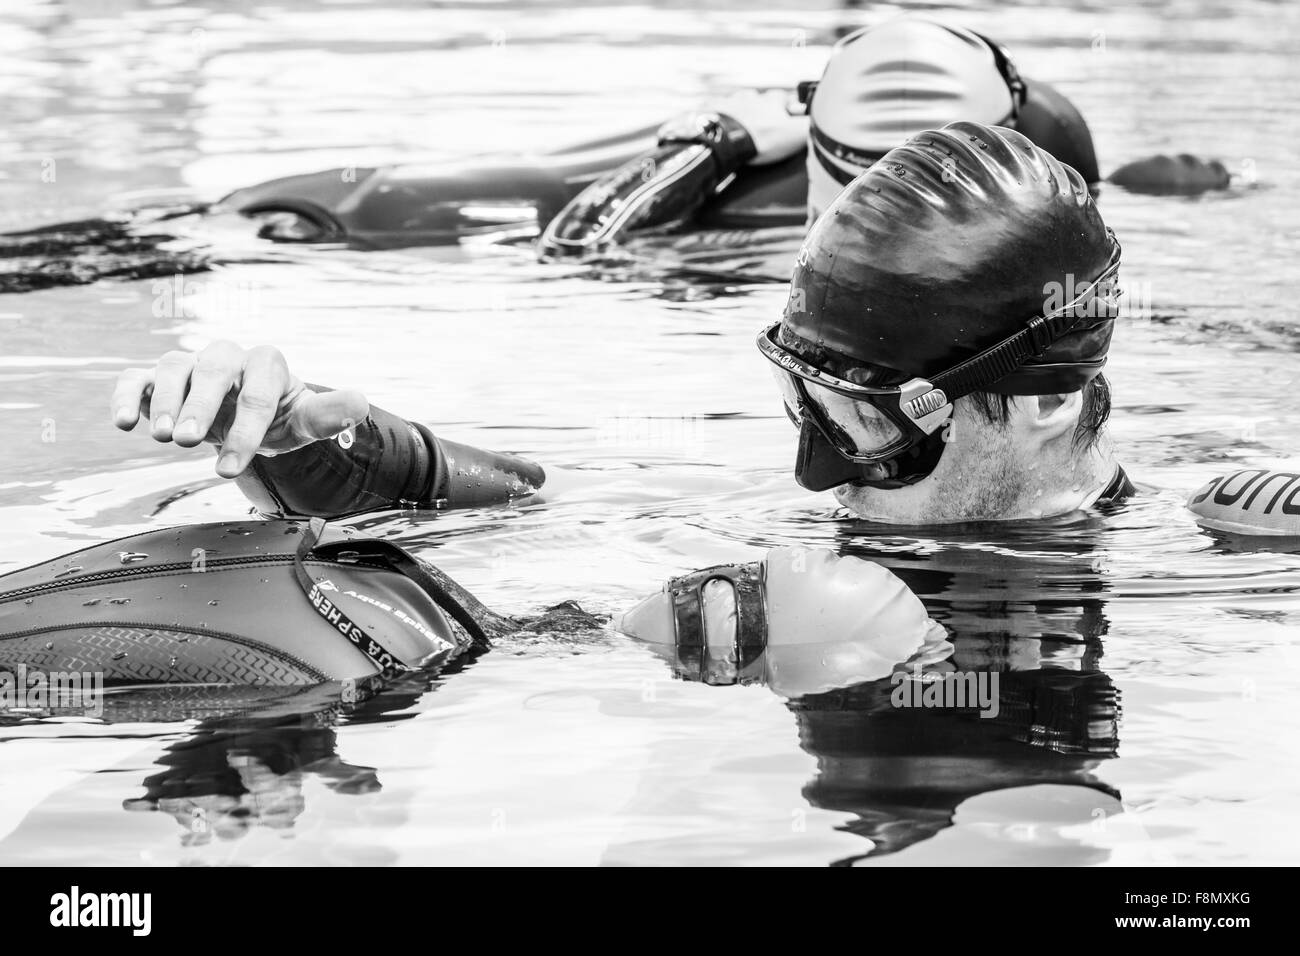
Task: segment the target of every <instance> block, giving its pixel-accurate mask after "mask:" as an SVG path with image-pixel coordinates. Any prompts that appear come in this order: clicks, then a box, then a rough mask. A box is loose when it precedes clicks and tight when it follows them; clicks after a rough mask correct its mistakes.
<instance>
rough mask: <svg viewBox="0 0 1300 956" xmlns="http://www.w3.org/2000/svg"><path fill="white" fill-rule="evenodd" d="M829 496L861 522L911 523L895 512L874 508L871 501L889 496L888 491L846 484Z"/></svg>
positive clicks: (873, 503)
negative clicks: (882, 496) (832, 496)
mask: <svg viewBox="0 0 1300 956" xmlns="http://www.w3.org/2000/svg"><path fill="white" fill-rule="evenodd" d="M831 494H833V495H834V496H835V500H836V501H838V502H839V503H840V504H841V505H843V506H844V507H845V508H848V509H849V511H852V512H853V516H854V517H855V518H861V519H862V520H863V521H875V522H879V523H880V524H910V523H912V522H911V520H910V519H909V518H907V517H904V516H903V515H901V514H899V513H897V512H895V511H888V510H881V509H880V508H879V507H875V502H873V501H872V500H871V499H873V498H876V497H878V496H880V495H886V494H889V492H888V491H881V490H879V489H875V488H864V487H863V486H862V485H856V484H854V483H853V482H847V483H846V484H843V485H837V486H836V487H835V488H833V489H831Z"/></svg>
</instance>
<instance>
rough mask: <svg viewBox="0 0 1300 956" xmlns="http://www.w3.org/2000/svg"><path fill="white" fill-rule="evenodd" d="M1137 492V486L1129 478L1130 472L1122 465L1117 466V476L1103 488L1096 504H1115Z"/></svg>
mask: <svg viewBox="0 0 1300 956" xmlns="http://www.w3.org/2000/svg"><path fill="white" fill-rule="evenodd" d="M1135 494H1137V488H1136V487H1134V485H1133V482H1132V481H1130V480H1129V477H1128V473H1127V472H1125V471H1124V468H1123V466H1122V465H1116V466H1115V476H1114V477H1113V478H1111V480H1110V484H1108V485H1107V486H1106V487H1105V488H1103V489H1102V492H1101V494H1100V495H1098V496H1097V500H1096V501H1094V502H1093V504H1094V505H1115V504H1119V503H1120V502H1122V501H1125V500H1127V499H1129V498H1132V497H1133V496H1134V495H1135Z"/></svg>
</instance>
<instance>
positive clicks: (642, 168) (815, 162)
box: [0, 16, 1229, 292]
mask: <svg viewBox="0 0 1300 956" xmlns="http://www.w3.org/2000/svg"><path fill="white" fill-rule="evenodd" d="M799 97H800V99H801V100H802V101H803V106H802V110H803V112H800V111H799V110H795V112H794V114H793V115H792V113H791V111H790V109H789V107H790V105H791V101H792V96H791V91H789V90H773V91H768V92H763V93H760V92H758V91H745V92H742V93H739V94H736V95H733V96H731V97H729V98H727V99H725V100H723V101H722V102H719V103H715V104H714V105H713V106H712V107H711V108H709V109H706V110H704V111H702V112H691V113H688V114H685V115H683V116H679V117H677V118H675V119H673V120H670V121H669V122H667V123H665V124H663V125H662V126H660V127H658V128H654V127H649V128H645V129H637V130H630V131H627V132H624V133H622V134H620V135H616V136H612V137H607V138H603V139H599V140H595V141H592V142H588V143H584V144H580V145H578V146H574V147H570V148H568V149H562V150H558V151H556V152H553V153H546V154H541V155H532V156H511V157H503V158H502V157H498V158H496V159H493V158H484V157H474V158H473V159H472V160H470V161H466V162H460V163H440V164H434V165H423V166H421V165H400V166H382V167H373V168H355V167H344V168H339V169H331V170H324V171H321V172H318V173H311V174H306V175H298V176H289V177H285V178H282V179H277V180H273V181H270V182H266V183H261V184H258V185H254V186H250V187H247V188H243V189H238V190H236V191H235V192H233V193H231V194H230V195H228V196H226V197H225V198H224V199H222V200H220V201H218V202H217V203H215V204H211V205H208V204H202V203H200V204H192V205H189V206H175V207H169V208H165V209H143V210H137V211H136V212H135V213H134V214H130V215H126V216H122V217H118V218H114V219H98V220H89V221H86V222H80V223H66V224H62V225H58V226H50V227H45V228H41V229H37V230H32V231H29V232H26V233H21V234H11V235H7V236H0V291H13V292H21V291H28V290H30V289H36V288H44V287H47V286H51V285H66V284H73V283H85V282H90V281H94V280H95V279H97V278H100V277H119V278H140V277H148V276H157V275H172V274H174V273H177V272H187V273H188V272H197V271H203V270H205V269H207V268H210V267H212V265H214V264H217V263H219V262H221V261H223V257H224V256H225V255H227V254H226V253H223V251H222V250H221V249H220V248H219V247H218V248H215V249H210V248H207V247H206V246H205V245H204V243H205V242H207V241H209V240H206V239H204V238H203V235H204V230H203V229H202V228H197V224H198V223H199V222H202V221H203V220H199V219H198V218H197V217H196V216H195V215H193V214H194V213H198V212H207V213H211V214H219V213H223V212H226V213H233V214H237V215H241V216H245V217H249V218H252V219H254V220H256V221H257V222H258V223H259V234H260V235H261V236H263V237H264V238H268V239H272V240H276V241H282V242H331V243H333V242H344V243H348V244H349V245H352V246H354V247H358V248H394V247H402V246H425V245H436V244H444V243H455V242H459V241H460V240H462V239H466V238H470V237H475V236H482V237H489V238H493V239H496V240H513V239H520V238H532V237H534V236H537V235H538V234H539V232H540V233H541V236H540V239H539V241H538V251H539V253H540V254H541V255H542V256H543V257H550V256H565V255H579V256H587V255H596V256H600V255H603V254H605V253H607V252H608V251H609V250H610V249H611V248H613V247H615V246H617V245H618V244H619V243H621V242H623V241H624V240H627V239H629V238H633V237H636V236H640V235H646V234H651V235H653V234H659V233H663V232H674V231H682V230H699V229H729V230H740V231H741V233H740V243H741V244H743V245H745V246H749V245H750V244H752V242H753V241H754V236H753V233H752V230H754V229H757V228H762V227H780V226H785V227H791V226H798V227H802V226H804V225H806V224H807V223H810V222H812V220H814V219H815V218H816V217H817V215H819V214H820V213H821V211H822V210H824V209H825V208H826V207H827V206H828V205H829V204H830V202H831V200H832V199H833V198H834V196H835V194H836V193H837V192H838V191H839V190H840V189H841V188H842V187H843V186H844V185H846V184H847V183H849V182H851V181H852V180H853V179H854V177H856V176H858V175H860V174H861V173H862V172H864V171H865V170H866V169H868V168H869V167H870V166H871V165H872V164H873V163H875V162H876V161H878V160H879V159H880V157H881V156H883V155H884V154H885V152H887V151H888V150H889V149H891V148H893V147H894V146H896V145H898V144H899V143H901V142H902V141H903V140H905V139H906V138H907V137H908V136H910V135H913V134H915V133H918V132H920V131H922V130H925V129H936V128H939V127H941V126H943V125H945V124H947V123H950V122H955V121H958V120H970V121H974V122H980V123H985V124H996V125H999V126H1004V127H1007V128H1011V129H1015V130H1017V131H1018V132H1020V133H1022V134H1023V135H1024V136H1026V137H1028V138H1029V139H1030V140H1031V141H1033V142H1034V143H1035V144H1037V145H1038V146H1040V147H1042V148H1044V149H1046V150H1047V151H1048V152H1050V153H1051V154H1052V155H1054V156H1055V157H1056V158H1057V159H1059V160H1060V161H1061V162H1063V163H1065V164H1067V165H1069V166H1072V167H1073V168H1074V169H1076V170H1077V171H1078V172H1079V173H1080V175H1081V176H1082V177H1083V179H1084V180H1085V181H1086V182H1087V183H1088V185H1089V187H1090V188H1092V189H1093V190H1094V191H1095V190H1096V189H1097V187H1098V184H1099V183H1100V182H1101V181H1102V175H1101V172H1100V169H1099V166H1098V163H1097V157H1096V153H1095V150H1094V147H1093V142H1092V135H1091V133H1090V132H1089V130H1088V126H1087V124H1086V123H1085V122H1084V119H1083V116H1082V115H1081V114H1080V112H1079V110H1078V109H1077V108H1076V107H1075V106H1074V105H1073V104H1072V103H1071V102H1070V101H1069V100H1068V99H1067V98H1066V97H1065V96H1064V95H1062V94H1061V93H1060V92H1059V91H1058V90H1056V89H1055V88H1053V87H1052V86H1051V85H1050V84H1048V83H1045V82H1042V81H1040V80H1035V79H1030V78H1027V77H1025V76H1023V75H1022V74H1021V73H1020V72H1019V71H1018V70H1017V69H1016V67H1015V64H1014V62H1013V61H1012V58H1011V56H1010V55H1009V54H1008V53H1007V51H1006V50H1004V49H1003V48H1002V47H1001V46H1000V45H999V44H997V43H996V42H995V41H993V40H990V39H988V38H986V37H983V36H981V35H979V34H976V33H973V32H971V31H968V30H964V29H962V28H960V27H955V26H951V25H947V24H943V23H938V22H935V21H931V20H928V19H925V18H921V17H915V16H903V17H899V18H896V19H893V20H888V21H885V22H883V23H881V24H879V25H876V26H872V27H866V28H863V29H860V30H857V31H855V32H853V33H851V34H849V35H848V36H846V37H845V38H843V39H842V40H840V41H839V42H838V43H837V44H836V45H835V46H834V48H833V49H832V50H831V54H830V57H829V59H828V62H827V66H826V69H825V71H824V73H823V74H822V76H821V78H820V80H818V81H817V82H815V83H812V82H810V83H804V84H801V85H800V89H799ZM1108 181H1110V182H1113V183H1116V184H1118V185H1121V186H1123V187H1124V188H1127V189H1132V190H1136V191H1141V192H1152V193H1189V194H1190V193H1196V192H1200V191H1203V190H1206V189H1217V188H1223V187H1225V186H1227V185H1228V181H1229V176H1228V173H1227V172H1226V170H1225V169H1224V168H1223V166H1222V165H1221V164H1219V163H1217V162H1204V161H1201V160H1199V159H1197V158H1195V157H1193V156H1188V155H1179V156H1174V157H1168V156H1156V157H1151V158H1148V159H1144V160H1140V161H1137V162H1134V163H1129V164H1127V165H1125V166H1123V167H1121V168H1120V169H1119V170H1116V171H1115V172H1114V173H1113V174H1112V175H1111V176H1110V177H1109V179H1108ZM185 223H188V225H185ZM196 228H197V232H196V234H194V235H190V234H189V232H188V231H187V230H191V231H192V230H195V229H196ZM178 237H184V240H183V241H182V242H181V243H179V244H176V243H175V242H174V241H175V240H176V239H177V238H178ZM731 244H733V243H732V242H727V243H724V245H731ZM779 261H780V263H781V264H780V268H779V272H780V275H779V276H776V277H779V278H780V279H781V280H782V281H784V278H785V276H784V269H785V268H786V265H785V263H786V255H785V253H784V252H782V253H781V255H780V256H779ZM704 271H705V272H708V271H709V270H704ZM748 272H749V273H750V274H749V275H748V277H749V278H751V279H769V278H773V277H774V276H772V275H769V274H768V273H769V270H768V269H766V268H764V269H763V270H762V272H761V274H758V275H754V274H752V270H748Z"/></svg>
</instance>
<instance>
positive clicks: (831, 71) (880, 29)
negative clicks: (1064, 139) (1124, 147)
mask: <svg viewBox="0 0 1300 956" xmlns="http://www.w3.org/2000/svg"><path fill="white" fill-rule="evenodd" d="M1013 87H1014V88H1013ZM1020 98H1023V86H1022V85H1020V81H1019V76H1018V75H1017V74H1016V72H1015V68H1014V67H1013V66H1011V65H1010V61H1009V60H1008V59H1007V58H1006V55H1005V53H1004V52H1003V51H1002V50H1001V49H1000V48H998V47H996V46H994V45H993V44H992V43H990V42H989V41H987V40H985V39H984V38H983V37H981V36H979V35H977V34H975V33H972V32H970V31H969V30H963V29H961V28H960V27H948V26H944V25H942V24H939V23H935V22H933V21H931V20H925V19H921V18H918V17H901V18H899V19H896V20H890V21H889V22H887V23H882V24H880V25H879V26H875V27H867V28H864V29H862V30H858V31H857V32H855V33H851V34H850V35H848V36H847V37H845V38H844V39H842V40H840V42H839V43H837V44H835V47H834V49H833V50H832V51H831V56H830V61H829V62H828V63H827V64H826V70H825V72H824V73H823V74H822V78H821V80H820V81H819V82H818V83H817V84H816V87H815V90H814V91H813V93H812V96H811V102H810V103H809V108H808V116H809V124H808V139H809V144H808V202H809V208H810V209H812V210H813V211H814V212H815V213H819V212H821V211H822V210H825V209H826V208H827V207H828V206H829V205H830V204H831V201H832V200H833V199H834V198H835V196H836V194H837V193H839V191H840V190H841V189H842V188H843V187H844V186H845V185H847V184H848V183H849V182H851V181H852V180H853V179H855V178H856V177H857V176H859V175H861V173H862V172H863V170H865V169H866V168H868V167H869V166H870V165H871V164H872V163H873V162H875V161H876V160H878V159H879V158H880V157H881V156H883V155H884V154H885V153H886V152H888V151H889V150H891V149H893V148H894V147H895V146H897V145H899V144H900V143H902V142H903V141H904V140H905V139H907V137H909V136H913V135H915V134H916V133H919V132H921V131H922V130H927V129H938V128H940V127H942V126H944V125H946V124H947V123H952V122H955V121H957V120H975V121H977V122H981V123H997V124H999V125H1008V124H1009V123H1010V121H1011V120H1013V119H1014V118H1015V113H1016V110H1017V108H1018V106H1019V99H1020Z"/></svg>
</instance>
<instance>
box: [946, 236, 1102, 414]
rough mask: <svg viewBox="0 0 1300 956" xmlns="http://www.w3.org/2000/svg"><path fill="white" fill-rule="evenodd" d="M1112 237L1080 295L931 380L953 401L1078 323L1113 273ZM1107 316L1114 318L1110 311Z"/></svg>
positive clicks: (1015, 366)
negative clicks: (1106, 255) (1106, 257)
mask: <svg viewBox="0 0 1300 956" xmlns="http://www.w3.org/2000/svg"><path fill="white" fill-rule="evenodd" d="M1111 241H1112V242H1113V243H1114V245H1115V250H1114V252H1113V253H1112V254H1111V260H1110V263H1109V264H1108V265H1107V266H1106V268H1105V269H1104V270H1103V271H1102V273H1101V275H1099V276H1097V278H1096V279H1094V280H1093V281H1092V284H1091V285H1090V286H1089V288H1088V291H1086V292H1085V293H1084V294H1083V295H1080V296H1078V297H1076V298H1075V299H1074V300H1073V301H1072V302H1070V303H1069V305H1067V306H1065V307H1064V308H1062V309H1060V310H1059V311H1057V312H1054V313H1052V314H1051V315H1047V316H1038V317H1036V318H1033V319H1030V320H1029V322H1028V323H1027V324H1026V326H1025V327H1024V328H1023V329H1021V330H1020V331H1019V332H1016V333H1014V334H1013V335H1009V336H1008V337H1007V338H1005V339H1003V340H1002V341H1001V342H999V343H997V344H996V345H994V346H992V347H990V348H987V349H985V350H984V351H983V352H980V353H979V354H978V355H975V356H972V357H971V358H969V359H967V360H966V361H964V362H962V363H961V364H960V365H955V366H953V367H952V368H950V369H948V370H946V371H943V372H940V373H939V374H937V375H934V376H931V378H930V383H931V384H932V385H933V386H934V387H935V388H937V389H940V390H941V391H942V392H943V393H944V395H945V396H946V397H947V399H948V401H949V402H952V401H955V400H956V399H959V398H961V397H962V396H964V395H969V394H970V393H971V392H976V391H979V390H980V389H984V388H988V387H989V386H990V385H993V384H994V383H996V382H997V381H998V380H999V379H1002V378H1006V376H1008V375H1010V374H1011V373H1012V372H1014V371H1016V370H1017V369H1019V368H1020V367H1021V366H1022V365H1024V363H1025V362H1026V361H1027V360H1028V359H1031V358H1033V357H1034V356H1036V355H1039V354H1041V353H1043V352H1045V351H1046V350H1047V349H1048V348H1049V347H1050V346H1051V345H1052V343H1053V342H1056V341H1057V340H1058V339H1060V338H1061V337H1062V336H1063V335H1065V334H1066V333H1067V332H1069V331H1070V330H1071V329H1073V328H1074V327H1075V326H1076V325H1078V324H1079V321H1080V320H1081V319H1082V318H1083V317H1084V316H1083V314H1081V310H1083V309H1086V307H1087V306H1088V304H1089V303H1091V302H1092V301H1093V300H1094V299H1096V297H1097V294H1098V293H1099V292H1101V291H1102V289H1103V288H1108V283H1107V281H1106V280H1107V279H1109V278H1111V277H1113V276H1114V274H1115V271H1116V270H1117V268H1118V267H1119V256H1120V246H1119V242H1118V241H1116V240H1115V238H1114V236H1113V235H1112V237H1111ZM1109 318H1110V319H1111V320H1114V316H1113V315H1111V316H1109Z"/></svg>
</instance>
